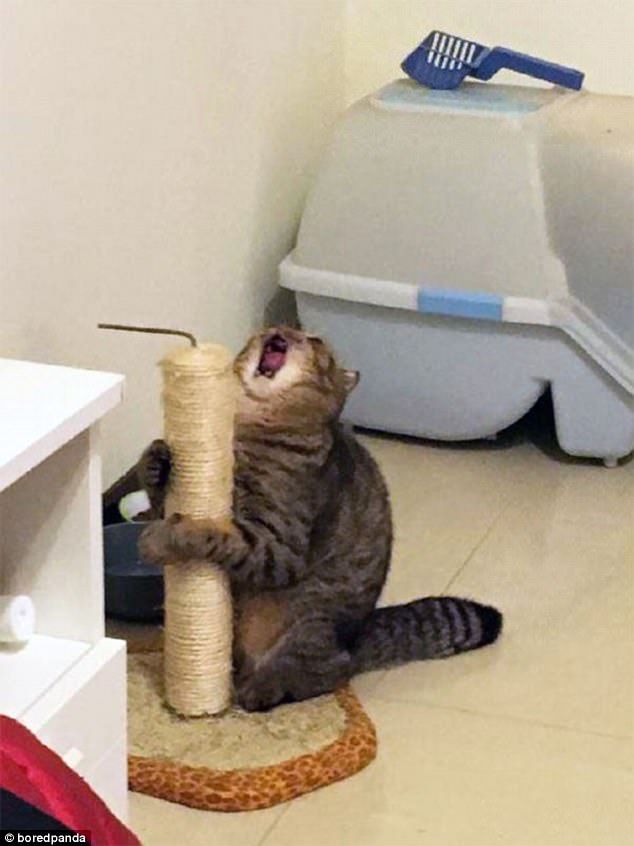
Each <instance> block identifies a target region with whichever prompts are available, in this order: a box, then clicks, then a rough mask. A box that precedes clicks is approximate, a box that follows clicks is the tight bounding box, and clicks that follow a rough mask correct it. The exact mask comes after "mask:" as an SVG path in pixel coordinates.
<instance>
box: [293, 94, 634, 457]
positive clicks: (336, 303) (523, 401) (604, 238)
mask: <svg viewBox="0 0 634 846" xmlns="http://www.w3.org/2000/svg"><path fill="white" fill-rule="evenodd" d="M633 208H634V98H629V97H616V96H607V95H596V94H591V93H588V92H585V91H581V92H571V91H567V90H564V89H561V88H549V89H546V88H526V87H515V86H508V85H492V84H483V83H477V82H472V83H469V82H467V83H465V84H464V85H462V86H461V87H460V88H459V89H457V90H455V91H433V90H430V89H427V88H424V87H422V86H420V85H417V84H416V83H414V82H412V81H410V80H398V81H396V82H394V83H392V84H390V85H388V86H387V87H385V88H383V89H382V90H381V91H379V92H378V93H376V94H373V95H371V96H369V97H366V98H364V99H363V100H361V101H360V102H358V103H356V104H355V105H353V106H352V107H351V108H350V109H349V110H348V111H347V112H346V113H345V114H344V116H343V118H342V119H341V121H340V123H339V125H338V126H337V127H336V128H335V131H334V136H333V138H332V142H331V144H330V147H329V149H328V151H327V153H326V155H325V157H324V159H323V161H322V163H321V166H320V168H319V170H318V173H317V177H316V180H315V183H314V185H313V188H312V190H311V192H310V194H309V197H308V200H307V203H306V207H305V210H304V213H303V217H302V221H301V226H300V230H299V234H298V239H297V245H296V247H295V249H294V251H293V252H292V253H291V254H290V255H289V256H287V258H286V259H285V260H284V261H283V262H282V265H281V268H280V283H281V285H282V286H283V287H285V288H289V289H292V290H293V291H295V292H296V297H297V304H298V311H299V315H300V320H301V322H302V324H303V325H304V326H305V328H307V329H308V330H310V331H314V332H317V333H320V334H322V335H324V336H325V337H327V338H328V339H329V340H330V341H331V342H332V343H333V345H334V346H335V348H336V349H337V350H338V352H339V354H340V356H341V358H342V360H343V361H344V362H345V363H346V365H347V366H350V367H356V368H358V369H359V370H360V371H361V373H362V379H361V382H360V385H359V387H358V388H357V389H356V391H355V392H354V394H353V395H352V396H351V398H350V402H349V406H348V416H349V417H350V419H351V420H352V422H354V423H356V424H358V425H362V426H367V427H370V428H375V429H380V430H385V431H390V432H397V433H404V434H410V435H416V436H422V437H428V438H435V439H440V440H465V439H467V440H468V439H476V438H483V437H491V436H494V435H495V434H496V433H497V432H499V431H500V430H502V429H503V428H505V427H507V426H508V425H510V424H511V423H513V422H514V421H516V420H517V419H519V418H520V417H521V416H522V415H523V414H525V413H526V412H527V411H528V410H529V409H530V408H531V407H532V406H533V405H534V403H535V402H536V401H537V400H538V398H539V397H540V396H541V395H542V394H543V393H544V392H545V391H546V390H547V389H548V388H550V389H551V391H552V398H553V405H554V414H555V421H556V429H557V437H558V440H559V443H560V445H561V447H562V448H563V449H564V450H565V451H566V452H568V453H570V454H572V455H579V456H593V457H600V458H602V459H603V460H604V461H605V463H606V464H608V465H613V464H615V463H616V462H617V461H618V459H619V458H622V457H623V456H625V455H627V454H628V453H630V452H631V451H632V449H633V448H634V414H633V407H632V395H633V392H634V372H633V356H632V352H633V347H634V297H633V277H634V273H633V265H634V260H633V239H632V232H633V225H634V214H633Z"/></svg>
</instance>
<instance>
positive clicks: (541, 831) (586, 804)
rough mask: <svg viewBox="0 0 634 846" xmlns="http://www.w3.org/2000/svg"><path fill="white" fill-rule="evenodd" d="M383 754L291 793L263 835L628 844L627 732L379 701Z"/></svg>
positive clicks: (287, 844)
mask: <svg viewBox="0 0 634 846" xmlns="http://www.w3.org/2000/svg"><path fill="white" fill-rule="evenodd" d="M370 713H371V714H372V716H373V718H374V720H375V721H376V724H377V728H378V731H379V737H380V748H379V757H378V758H377V760H376V761H374V762H373V763H372V764H371V765H370V766H369V767H368V769H366V770H365V771H364V772H362V773H360V774H359V775H357V776H355V777H354V778H352V779H349V780H348V781H344V782H341V783H340V784H339V785H334V786H332V787H329V788H326V789H324V790H322V791H320V792H318V793H315V794H312V795H311V796H307V797H305V798H303V799H301V800H299V801H297V802H295V803H293V804H292V805H291V806H290V807H289V808H288V810H287V811H286V813H285V814H284V815H283V816H282V817H281V818H280V820H279V822H278V823H277V824H276V825H275V826H274V827H273V829H272V830H271V832H270V834H269V835H268V836H267V837H266V838H265V840H264V846H323V844H328V846H414V844H429V846H626V844H627V843H629V842H631V841H630V835H631V834H632V828H631V802H630V797H631V793H630V791H631V782H630V775H629V773H628V767H629V764H630V761H631V750H629V749H628V748H627V747H626V745H625V743H624V742H623V741H619V740H616V739H612V738H602V737H596V736H592V735H584V734H577V733H575V732H570V731H562V730H558V729H555V730H553V729H548V728H542V727H539V726H533V725H528V724H524V723H518V722H516V721H513V720H502V719H496V718H488V717H483V716H479V715H472V714H462V713H458V712H451V711H448V710H445V709H435V708H426V707H423V706H417V705H410V704H400V703H390V702H379V701H376V700H375V701H373V702H372V703H371V707H370Z"/></svg>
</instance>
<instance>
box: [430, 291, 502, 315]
mask: <svg viewBox="0 0 634 846" xmlns="http://www.w3.org/2000/svg"><path fill="white" fill-rule="evenodd" d="M503 303H504V299H503V297H498V296H497V294H480V293H473V292H471V291H469V292H465V291H451V290H448V289H445V288H419V289H418V303H417V304H418V311H419V312H421V313H423V314H444V315H449V316H451V317H472V318H475V319H477V320H502V305H503Z"/></svg>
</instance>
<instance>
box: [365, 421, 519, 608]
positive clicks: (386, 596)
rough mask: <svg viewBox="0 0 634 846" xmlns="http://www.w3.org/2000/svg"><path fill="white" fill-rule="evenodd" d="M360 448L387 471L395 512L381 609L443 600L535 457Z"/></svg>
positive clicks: (420, 447) (383, 442)
mask: <svg viewBox="0 0 634 846" xmlns="http://www.w3.org/2000/svg"><path fill="white" fill-rule="evenodd" d="M362 440H363V442H364V443H365V444H366V446H367V447H368V448H369V449H370V451H371V452H372V454H373V455H374V456H375V458H376V459H377V461H378V462H379V465H380V466H381V469H382V470H383V473H384V475H385V477H386V479H387V483H388V487H389V489H390V495H391V500H392V508H393V517H394V530H395V544H394V556H393V560H392V568H391V571H390V575H389V578H388V582H387V584H386V587H385V590H384V593H383V597H382V599H381V602H382V604H392V603H394V602H402V601H404V600H407V599H415V598H416V597H418V596H423V595H426V594H433V593H440V592H441V591H442V590H443V588H444V587H445V585H446V584H447V583H448V582H449V580H450V579H451V578H452V577H453V576H454V575H455V574H456V573H457V572H458V570H459V569H460V568H461V567H462V565H463V564H464V562H465V561H466V559H467V558H468V557H469V555H470V554H471V553H472V551H473V550H474V548H476V547H477V545H478V544H479V543H480V542H481V541H482V539H483V538H484V537H485V536H486V534H487V532H488V531H489V530H490V528H491V526H492V525H493V523H494V522H495V520H496V519H497V518H498V516H499V515H500V514H501V512H502V510H503V509H504V507H505V506H506V505H507V504H508V503H509V502H510V501H511V499H512V497H513V494H514V491H515V489H516V486H517V483H518V481H519V480H520V479H521V478H522V476H523V466H524V464H525V463H529V462H530V459H531V457H532V453H533V452H535V450H534V448H533V447H530V446H526V447H523V446H518V448H517V450H516V452H515V453H514V454H513V455H511V454H510V451H507V450H498V449H493V448H491V449H487V448H486V447H484V448H473V449H471V450H469V449H451V448H449V447H438V446H431V445H429V444H425V443H418V442H414V441H411V442H403V441H399V440H395V439H393V438H388V437H365V438H363V439H362Z"/></svg>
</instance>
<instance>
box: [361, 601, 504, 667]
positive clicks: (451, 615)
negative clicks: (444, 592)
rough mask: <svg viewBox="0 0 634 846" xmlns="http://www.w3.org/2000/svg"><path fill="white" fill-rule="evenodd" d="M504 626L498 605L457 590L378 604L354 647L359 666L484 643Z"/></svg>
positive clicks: (435, 655) (419, 657)
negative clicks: (460, 596) (482, 602)
mask: <svg viewBox="0 0 634 846" xmlns="http://www.w3.org/2000/svg"><path fill="white" fill-rule="evenodd" d="M501 630H502V615H501V614H500V612H499V611H497V610H496V609H495V608H491V607H490V606H488V605H480V603H479V602H473V601H472V600H470V599H457V598H455V597H453V596H429V597H425V599H417V600H415V601H414V602H409V603H407V605H393V606H391V607H388V608H376V609H375V610H374V611H373V612H372V613H371V614H370V616H369V617H368V618H367V619H366V620H365V622H364V623H363V626H362V628H361V630H360V632H359V635H358V638H357V639H356V642H355V645H354V647H353V649H352V661H353V667H354V672H355V673H363V672H366V671H367V670H379V669H383V668H385V667H392V666H394V665H396V664H404V663H406V662H407V661H421V660H425V659H427V658H447V657H449V656H450V655H456V654H457V653H458V652H466V651H467V650H469V649H479V648H480V647H481V646H486V645H487V644H489V643H493V642H494V641H495V640H497V637H498V635H499V634H500V632H501Z"/></svg>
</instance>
